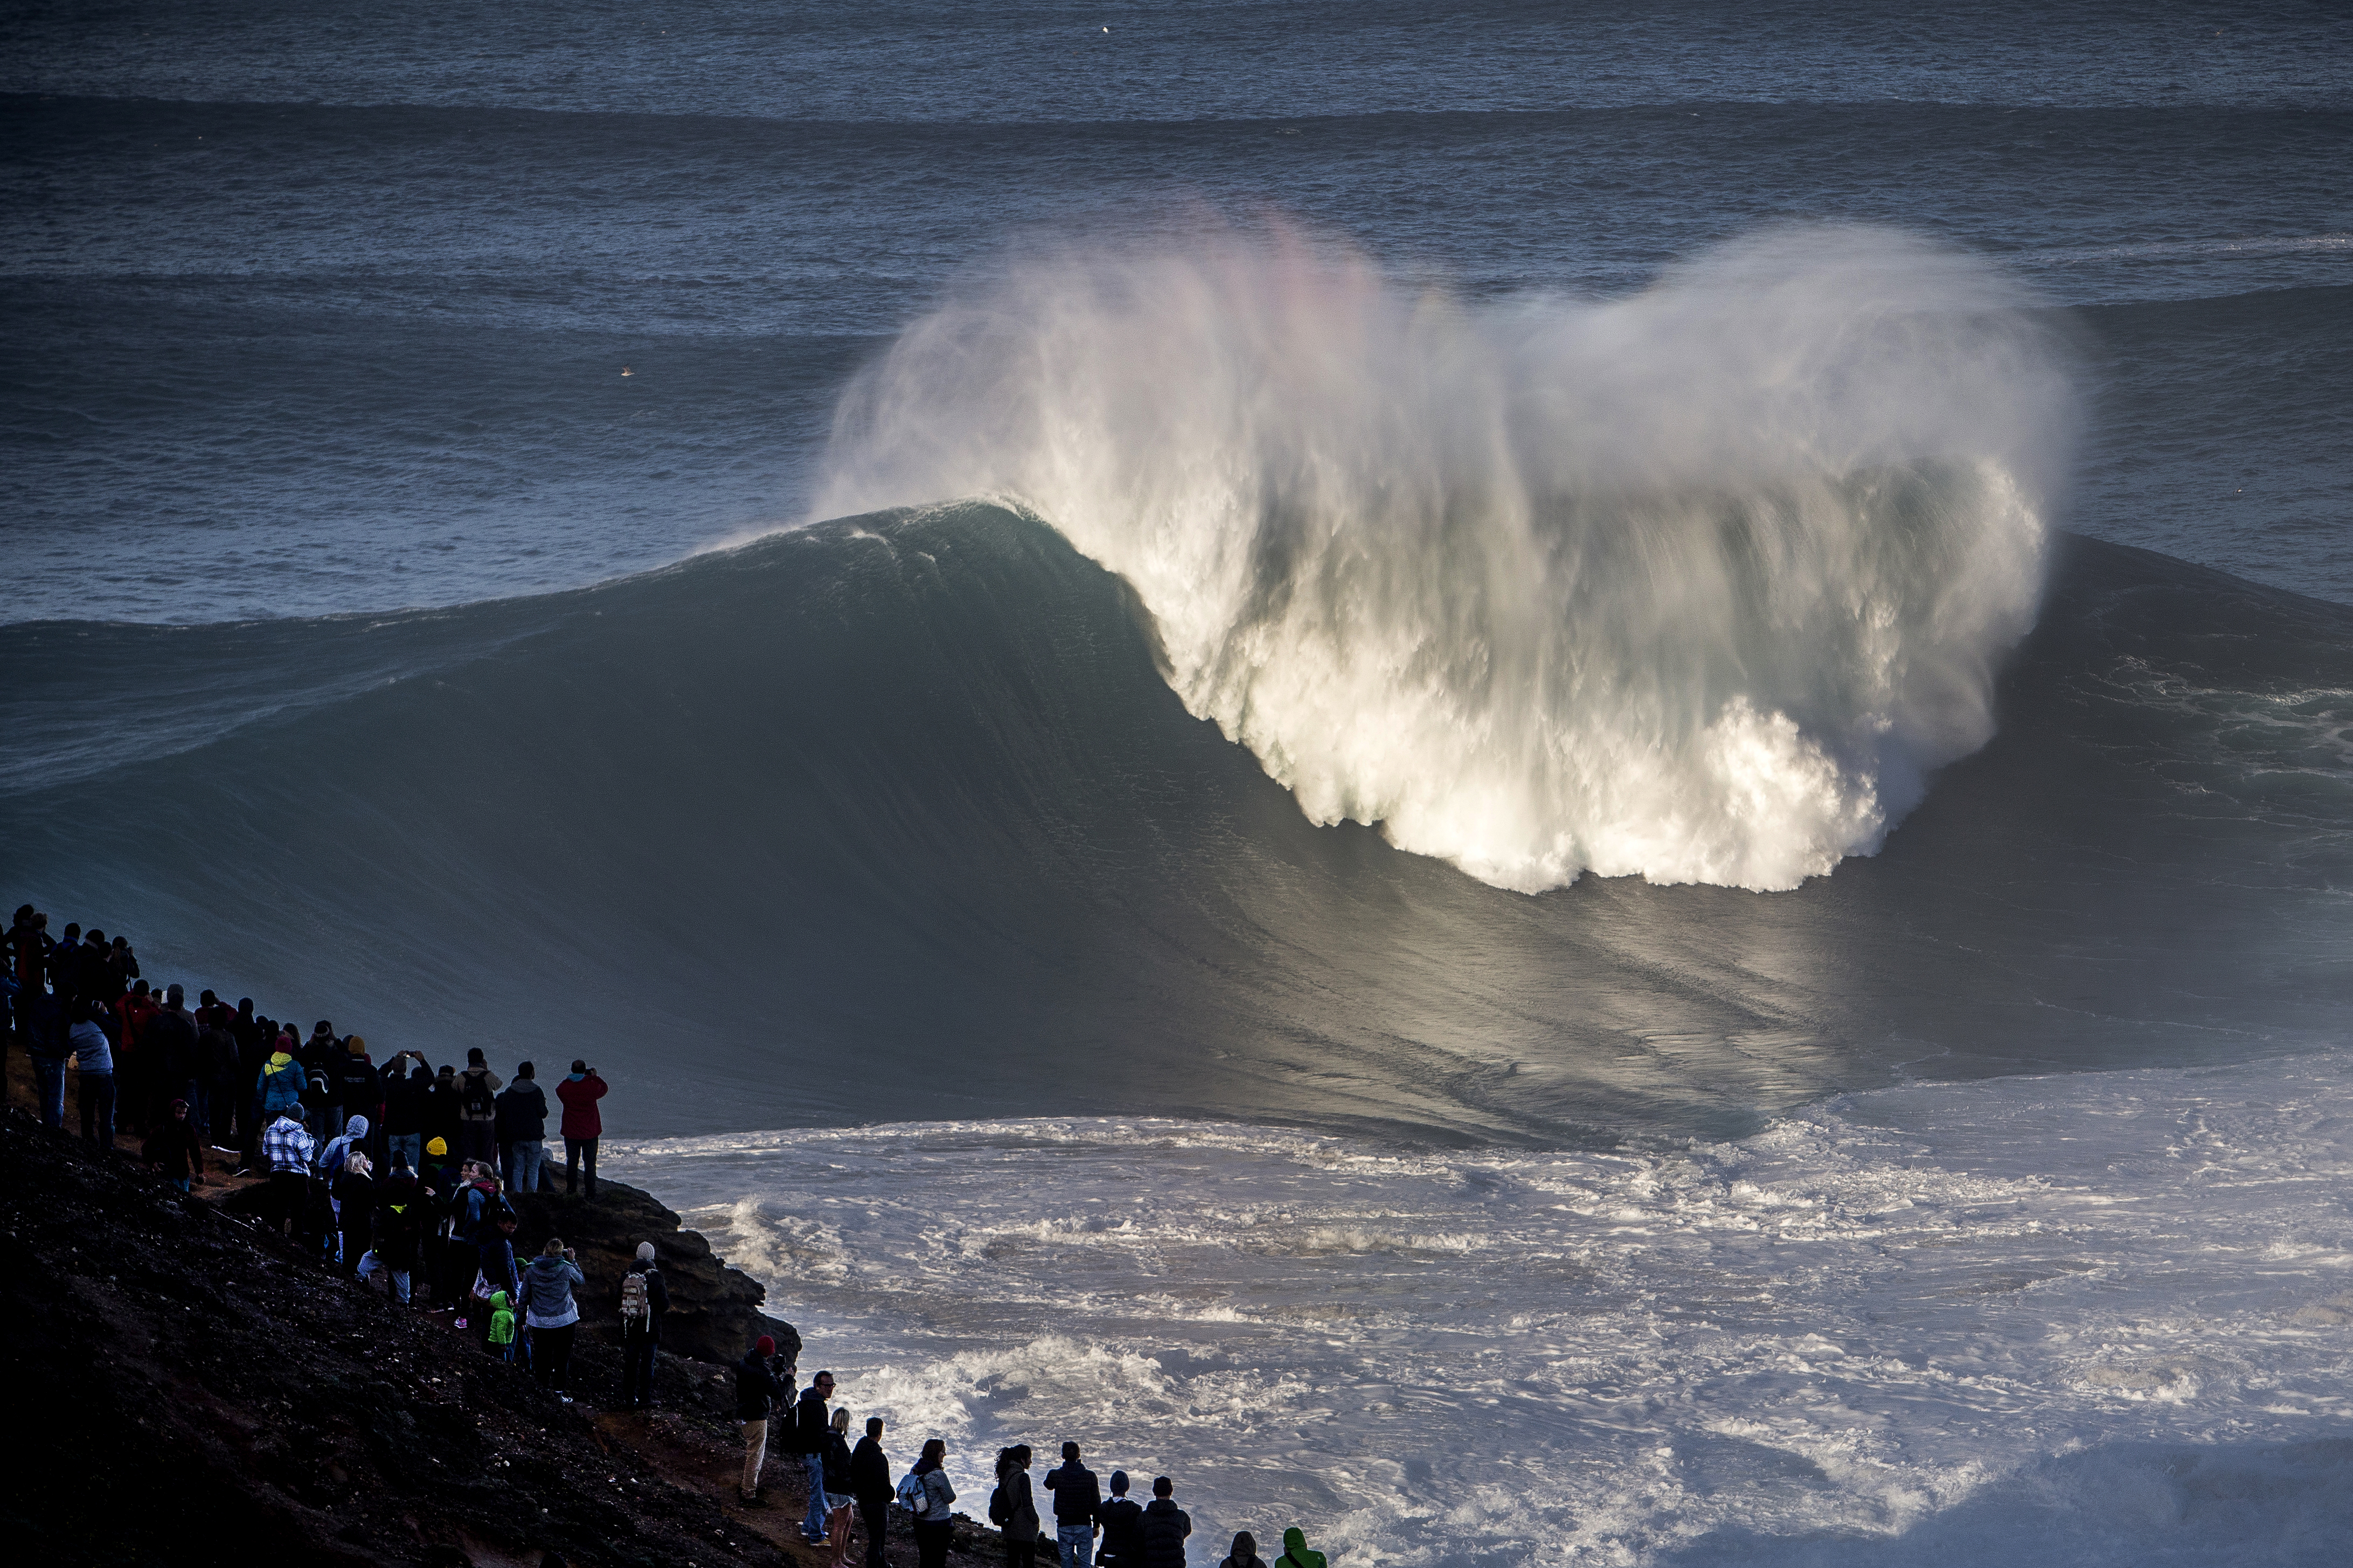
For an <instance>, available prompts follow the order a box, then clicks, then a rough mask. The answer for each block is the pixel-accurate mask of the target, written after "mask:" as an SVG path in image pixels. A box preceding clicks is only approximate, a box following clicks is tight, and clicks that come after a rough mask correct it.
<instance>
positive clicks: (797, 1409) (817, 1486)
mask: <svg viewBox="0 0 2353 1568" xmlns="http://www.w3.org/2000/svg"><path fill="white" fill-rule="evenodd" d="M832 1397H833V1373H829V1372H821V1373H818V1374H817V1375H816V1376H815V1377H813V1378H811V1379H809V1385H808V1386H807V1388H805V1389H803V1390H801V1397H800V1403H799V1404H797V1405H794V1406H793V1448H794V1451H795V1452H797V1453H798V1454H799V1455H800V1457H801V1464H802V1466H803V1468H806V1469H807V1471H808V1492H809V1497H808V1515H807V1518H805V1519H803V1520H802V1521H801V1539H802V1540H804V1541H806V1542H808V1543H809V1544H810V1545H811V1546H823V1545H824V1544H825V1543H826V1542H827V1541H828V1536H827V1534H826V1523H827V1516H828V1514H829V1513H830V1512H831V1511H832V1510H830V1509H828V1507H827V1506H826V1500H825V1450H826V1447H827V1442H828V1438H829V1436H831V1434H832V1431H833V1427H832V1426H831V1425H830V1424H829V1423H828V1418H827V1411H826V1408H825V1406H826V1402H827V1401H828V1400H829V1399H831V1398H832Z"/></svg>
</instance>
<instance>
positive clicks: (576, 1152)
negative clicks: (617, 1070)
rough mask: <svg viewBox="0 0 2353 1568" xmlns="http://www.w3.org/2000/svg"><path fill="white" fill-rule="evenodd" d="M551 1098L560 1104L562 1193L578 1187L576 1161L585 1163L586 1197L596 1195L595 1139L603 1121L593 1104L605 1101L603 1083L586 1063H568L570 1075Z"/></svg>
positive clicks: (558, 1086)
mask: <svg viewBox="0 0 2353 1568" xmlns="http://www.w3.org/2000/svg"><path fill="white" fill-rule="evenodd" d="M555 1098H556V1099H558V1100H562V1101H563V1102H564V1190H565V1192H567V1193H569V1192H571V1191H573V1190H574V1189H575V1187H576V1186H577V1185H578V1184H579V1177H580V1162H581V1159H582V1157H583V1156H586V1159H587V1162H588V1196H589V1199H590V1201H592V1202H593V1201H595V1199H596V1140H597V1139H599V1138H601V1137H603V1136H604V1135H605V1119H604V1118H603V1117H602V1116H600V1115H599V1114H597V1110H596V1102H597V1101H598V1100H602V1099H604V1098H605V1080H604V1079H601V1078H598V1077H597V1076H596V1068H592V1067H590V1066H589V1065H588V1064H587V1063H586V1062H584V1061H575V1062H574V1063H573V1064H572V1074H571V1076H570V1077H569V1078H566V1079H565V1080H564V1081H563V1082H562V1083H559V1084H557V1085H556V1086H555Z"/></svg>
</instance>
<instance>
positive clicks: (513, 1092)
mask: <svg viewBox="0 0 2353 1568" xmlns="http://www.w3.org/2000/svg"><path fill="white" fill-rule="evenodd" d="M492 1104H493V1105H494V1106H495V1108H496V1110H497V1113H498V1121H497V1122H496V1123H495V1128H496V1135H497V1138H498V1143H499V1175H500V1176H501V1179H503V1180H504V1181H505V1183H506V1184H507V1191H509V1192H511V1193H535V1192H537V1191H539V1168H540V1163H541V1162H542V1161H543V1159H545V1158H546V1155H547V1091H546V1090H545V1089H541V1088H540V1087H539V1070H538V1069H537V1068H534V1067H533V1066H532V1065H531V1063H529V1062H519V1063H517V1064H516V1065H515V1075H514V1081H513V1082H512V1083H511V1084H509V1085H507V1086H506V1088H505V1089H501V1091H500V1093H499V1097H498V1099H497V1100H495V1101H493V1102H492Z"/></svg>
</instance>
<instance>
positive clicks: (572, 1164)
mask: <svg viewBox="0 0 2353 1568" xmlns="http://www.w3.org/2000/svg"><path fill="white" fill-rule="evenodd" d="M583 1160H586V1162H587V1163H588V1195H589V1196H590V1197H592V1198H593V1197H595V1196H596V1140H595V1139H594V1138H566V1139H565V1141H564V1190H565V1192H567V1193H568V1192H570V1191H572V1190H573V1188H574V1186H575V1184H577V1182H578V1178H579V1175H580V1163H581V1162H582V1161H583Z"/></svg>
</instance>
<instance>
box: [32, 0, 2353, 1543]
mask: <svg viewBox="0 0 2353 1568" xmlns="http://www.w3.org/2000/svg"><path fill="white" fill-rule="evenodd" d="M7 36H8V37H9V38H10V40H11V47H10V48H9V49H8V50H6V51H5V52H0V121H5V127H6V134H5V136H0V206H5V212H6V214H7V217H8V222H7V223H6V224H5V225H0V310H5V320H6V323H7V328H8V330H7V331H6V332H5V334H0V464H5V472H6V474H7V476H8V479H9V500H10V503H11V504H10V506H9V508H8V510H7V511H6V513H5V520H0V668H4V669H5V671H6V679H5V681H0V734H5V736H6V742H5V746H0V873H5V875H0V883H5V889H7V890H8V891H9V893H10V897H11V904H10V907H13V904H14V902H15V901H21V900H24V899H26V898H30V899H33V900H36V901H37V902H38V903H40V904H41V906H42V907H44V908H45V909H47V910H50V911H52V919H53V923H58V924H61V923H62V922H63V921H65V920H79V921H83V922H84V923H90V922H92V921H96V922H97V923H99V924H101V925H103V926H105V927H106V928H107V929H108V930H110V931H115V930H118V929H119V930H121V931H124V932H125V933H126V934H129V935H130V936H131V937H132V940H133V941H134V942H137V943H138V945H139V948H140V951H141V952H142V957H143V958H144V959H145V961H146V963H147V973H149V974H150V975H151V976H153V977H155V978H158V979H172V978H179V979H182V980H184V981H185V983H187V984H190V985H192V986H197V985H216V986H220V987H224V988H226V989H227V990H228V991H229V992H230V994H252V995H254V996H255V997H256V998H257V1000H258V1001H259V1002H260V1004H261V1005H262V1008H263V1010H264V1011H269V1012H275V1013H280V1014H283V1015H286V1016H322V1015H324V1016H332V1017H334V1018H335V1020H336V1021H337V1022H338V1023H339V1024H340V1025H342V1026H344V1027H345V1028H353V1027H358V1028H360V1029H362V1031H363V1032H364V1033H365V1034H366V1035H367V1036H368V1037H369V1038H370V1040H371V1041H372V1042H373V1043H376V1044H379V1045H384V1044H389V1045H390V1046H391V1047H393V1048H398V1047H403V1046H407V1045H415V1046H417V1047H420V1048H423V1049H425V1050H426V1051H427V1053H428V1055H431V1056H433V1057H435V1058H436V1059H439V1058H442V1057H445V1056H448V1057H454V1056H455V1055H456V1054H457V1053H458V1052H459V1051H460V1050H462V1049H463V1048H464V1047H467V1046H470V1045H481V1046H484V1047H487V1048H489V1049H490V1050H491V1055H492V1058H493V1059H494V1061H498V1062H500V1063H501V1064H502V1065H503V1064H504V1063H505V1061H506V1059H507V1058H510V1057H526V1056H535V1057H537V1058H540V1059H541V1060H542V1062H543V1064H544V1062H545V1061H547V1060H550V1059H554V1060H558V1061H561V1060H565V1059H569V1058H571V1057H573V1056H575V1055H583V1054H585V1055H587V1056H590V1057H593V1058H596V1059H597V1060H598V1063H599V1066H600V1067H601V1068H602V1069H603V1070H604V1071H605V1073H606V1075H607V1078H608V1079H610V1080H611V1081H612V1082H613V1084H614V1086H615V1092H614V1094H613V1096H612V1098H611V1099H610V1100H607V1107H608V1124H609V1125H611V1126H612V1127H613V1129H614V1138H613V1143H614V1145H615V1146H614V1148H613V1149H612V1151H611V1152H610V1154H608V1159H610V1160H611V1161H612V1162H613V1163H614V1165H615V1166H616V1168H617V1170H619V1171H620V1172H622V1173H626V1174H628V1176H629V1177H630V1178H631V1179H635V1180H640V1181H643V1182H644V1183H646V1184H648V1185H649V1186H650V1187H652V1188H653V1190H655V1191H656V1192H657V1193H659V1194H661V1195H663V1196H664V1197H665V1198H666V1199H667V1200H668V1201H670V1202H671V1203H673V1204H674V1205H678V1206H680V1207H681V1208H682V1209H685V1210H687V1211H688V1212H690V1213H691V1215H694V1217H695V1218H696V1220H697V1222H698V1223H700V1224H702V1225H704V1226H707V1227H708V1228H710V1229H711V1230H712V1234H713V1236H714V1238H715V1239H716V1240H717V1241H718V1242H719V1244H720V1245H721V1246H722V1247H723V1250H726V1251H728V1252H729V1253H730V1254H731V1256H734V1257H736V1258H740V1259H741V1260H743V1261H744V1263H745V1264H746V1265H747V1266H748V1267H751V1268H754V1270H755V1272H757V1273H759V1274H760V1275H761V1276H762V1277H763V1278H764V1279H767V1280H768V1281H769V1283H770V1285H771V1288H772V1293H773V1296H772V1299H773V1300H774V1301H775V1303H776V1306H777V1308H778V1310H781V1311H782V1312H783V1313H784V1314H785V1315H786V1316H788V1317H791V1318H792V1319H794V1320H795V1321H797V1323H799V1324H800V1326H801V1327H802V1329H803V1331H805V1332H807V1333H808V1334H809V1335H810V1339H811V1342H812V1346H813V1347H815V1348H813V1349H812V1352H811V1355H812V1356H813V1357H817V1358H819V1359H824V1360H827V1361H828V1363H830V1364H832V1365H833V1366H834V1367H835V1369H836V1370H837V1371H839V1372H841V1373H844V1388H845V1394H846V1396H847V1397H848V1398H849V1401H850V1402H851V1403H852V1405H855V1406H856V1407H858V1408H859V1409H860V1410H861V1411H863V1410H866V1409H874V1410H880V1411H881V1412H882V1413H884V1414H886V1415H889V1416H890V1417H891V1418H892V1420H893V1421H894V1423H895V1424H896V1425H895V1426H894V1436H895V1438H896V1440H897V1441H898V1445H899V1448H900V1449H901V1450H903V1453H902V1457H904V1455H905V1454H912V1452H913V1448H914V1446H915V1444H916V1442H917V1441H918V1440H919V1439H920V1438H921V1437H922V1436H927V1435H931V1434H934V1433H936V1434H938V1435H941V1436H945V1437H947V1438H948V1439H949V1441H950V1443H951V1444H952V1445H953V1447H954V1450H955V1454H954V1459H953V1465H954V1468H955V1475H956V1476H957V1478H958V1483H957V1484H958V1485H959V1487H961V1488H963V1489H965V1492H966V1500H967V1502H969V1503H972V1504H973V1505H974V1506H975V1508H976V1510H977V1508H978V1505H980V1504H981V1503H983V1502H985V1500H986V1499H985V1489H984V1483H983V1472H984V1470H985V1468H986V1461H987V1457H988V1456H989V1454H991V1453H992V1452H993V1450H994V1448H995V1447H997V1446H998V1445H1000V1444H1004V1443H1009V1442H1012V1441H1015V1440H1026V1441H1029V1442H1030V1443H1032V1444H1033V1445H1034V1446H1036V1447H1038V1448H1039V1450H1040V1452H1041V1453H1048V1452H1051V1451H1052V1449H1053V1447H1055V1446H1056V1445H1057V1444H1059V1442H1060V1440H1061V1439H1062V1438H1063V1437H1065V1436H1075V1437H1078V1438H1080V1439H1081V1440H1082V1441H1083V1442H1085V1443H1087V1444H1088V1446H1089V1448H1090V1451H1091V1452H1093V1453H1097V1454H1100V1455H1102V1456H1103V1457H1105V1458H1106V1459H1107V1460H1108V1461H1109V1462H1111V1463H1122V1464H1125V1465H1126V1467H1127V1468H1130V1469H1131V1470H1132V1471H1134V1472H1136V1473H1137V1474H1139V1475H1144V1476H1148V1475H1149V1474H1151V1473H1154V1472H1155V1470H1158V1469H1166V1471H1168V1473H1170V1474H1172V1475H1174V1476H1175V1477H1176V1479H1177V1480H1178V1484H1179V1495H1180V1498H1181V1499H1182V1500H1184V1501H1185V1502H1186V1503H1187V1506H1188V1507H1190V1508H1191V1509H1192V1510H1193V1511H1194V1514H1195V1518H1196V1520H1197V1524H1198V1530H1197V1534H1196V1537H1195V1552H1196V1553H1197V1555H1198V1554H1199V1553H1201V1552H1209V1554H1208V1555H1207V1556H1204V1557H1202V1558H1201V1560H1202V1561H1205V1562H1213V1561H1215V1560H1216V1558H1217V1557H1218V1556H1221V1555H1222V1554H1223V1549H1224V1544H1225V1542H1224V1539H1223V1536H1222V1533H1221V1532H1224V1531H1230V1530H1232V1529H1237V1528H1253V1529H1256V1530H1257V1531H1258V1532H1259V1534H1260V1538H1261V1541H1262V1542H1271V1540H1273V1539H1275V1538H1276V1537H1277V1536H1278V1535H1279V1531H1280V1530H1281V1528H1282V1526H1283V1525H1284V1524H1287V1523H1291V1522H1299V1523H1303V1524H1304V1525H1306V1526H1307V1527H1308V1529H1309V1531H1310V1533H1311V1536H1312V1537H1313V1538H1314V1539H1315V1540H1316V1541H1317V1542H1319V1543H1322V1544H1324V1545H1326V1546H1328V1547H1333V1548H1336V1549H1337V1550H1338V1551H1339V1552H1340V1556H1339V1558H1338V1559H1337V1561H1341V1562H1347V1563H1357V1562H1362V1563H1377V1562H1396V1563H1414V1564H1425V1563H1427V1564H1440V1563H1553V1562H1603V1563H1646V1564H1647V1563H1719V1562H1721V1563H1734V1562H1737V1563H1783V1562H1787V1563H1881V1562H1891V1561H1894V1560H1897V1559H1899V1558H1901V1559H1905V1560H1926V1561H1929V1562H1938V1563H1989V1562H1996V1561H2000V1562H2017V1563H2053V1564H2056V1563H2109V1562H2113V1563H2161V1562H2179V1563H2250V1564H2253V1563H2306V1562H2309V1563H2322V1562H2331V1561H2334V1560H2335V1555H2334V1554H2335V1553H2336V1552H2337V1543H2338V1542H2341V1540H2342V1538H2343V1534H2344V1531H2345V1527H2346V1524H2347V1522H2348V1521H2347V1520H2346V1518H2345V1510H2346V1504H2345V1501H2344V1499H2345V1498H2346V1497H2347V1496H2348V1489H2347V1487H2346V1485H2345V1482H2346V1479H2347V1477H2346V1470H2347V1467H2348V1462H2353V1415H2348V1409H2347V1405H2346V1401H2347V1399H2348V1397H2353V1385H2348V1378H2347V1368H2348V1359H2347V1358H2348V1353H2353V1339H2348V1338H2347V1336H2348V1335H2353V1294H2348V1292H2353V1278H2348V1268H2353V1249H2348V1237H2347V1215H2346V1209H2345V1200H2344V1197H2343V1192H2344V1176H2345V1165H2346V1161H2347V1159H2348V1152H2353V1143H2348V1131H2347V1129H2348V1121H2347V1111H2348V1100H2347V1094H2348V1089H2347V1087H2346V1086H2347V1078H2346V1075H2347V1073H2348V1069H2353V1058H2348V1054H2347V1049H2346V1045H2345V1033H2344V1026H2343V1019H2344V1016H2345V1014H2346V1005H2347V1002H2348V997H2353V961H2349V960H2348V958H2347V956H2346V954H2347V952H2348V938H2353V910H2348V903H2347V898H2346V889H2348V887H2353V752H2348V741H2347V737H2348V733H2353V609H2349V608H2348V607H2346V606H2347V605H2353V540H2348V521H2353V462H2348V458H2347V457H2346V455H2345V454H2346V452H2347V451H2348V449H2353V442H2348V435H2353V431H2348V417H2347V414H2346V410H2347V409H2348V406H2353V273H2348V268H2353V197H2348V186H2347V184H2346V181H2345V178H2344V173H2343V171H2344V170H2345V168H2346V167H2347V166H2348V160H2349V159H2353V22H2348V19H2347V18H2346V17H2345V16H2341V15H2339V14H2338V12H2337V11H2336V10H2334V9H2332V8H2330V7H2327V6H2318V5H2301V4H2279V5H2252V6H2251V5H2232V6H2218V5H2171V6H2157V7H2137V8H2130V9H2126V8H2122V7H2115V6H2089V5H2084V6H2034V7H2024V6H2016V7H2011V6H1979V7H1970V8H1968V9H1967V10H1966V11H1965V12H1961V11H1954V12H1948V13H1946V14H1939V15H1935V16H1927V15H1923V16H1891V15H1889V14H1887V13H1886V12H1885V11H1884V9H1883V8H1881V7H1841V6H1833V5H1822V4H1819V3H1817V4H1810V5H1802V4H1792V5H1743V6H1725V5H1702V4H1689V5H1662V6H1654V7H1638V8H1633V9H1628V8H1626V7H1622V6H1621V7H1615V8H1585V7H1577V6H1565V5H1500V4H1499V5H1475V6H1469V7H1454V8H1451V9H1449V10H1447V11H1445V12H1444V13H1443V14H1440V13H1436V12H1431V11H1430V10H1428V9H1426V8H1419V7H1407V6H1399V5H1355V6H1347V7H1337V6H1329V5H1283V6H1277V5H1252V4H1240V3H1227V4H1216V5H1150V6H1147V5H1136V4H1132V3H1121V4H1113V5H1098V6H1094V7H1086V8H1082V7H1075V6H1071V5H1053V4H1039V5H1011V6H1007V5H997V6H986V7H984V6H974V5H927V6H920V7H918V6H865V7H854V8H853V7H846V6H838V5H790V6H774V5H769V6H753V5H703V6H697V7H691V8H688V9H684V10H681V11H678V12H675V13H670V14H661V13H655V12H649V11H646V10H644V9H642V8H622V7H603V6H573V7H567V8H565V9H563V10H562V11H560V12H559V11H556V10H554V9H552V8H540V7H533V6H527V5H526V6H510V7H504V8H501V10H499V11H497V12H496V13H490V12H484V11H481V10H480V9H479V8H474V7H465V6H455V5H407V6H394V7H377V8H373V9H372V10H371V11H370V12H369V13H368V15H367V16H364V17H360V16H356V15H354V16H350V17H341V18H326V19H322V18H321V17H319V16H314V15H311V14H309V13H306V12H302V11H299V10H297V9H295V8H291V7H287V6H284V5H268V4H242V5H215V6H206V7H201V8H196V7H186V8H173V7H143V8H138V9H135V10H134V9H117V10H93V9H91V8H90V7H82V6H39V5H23V6H14V7H11V8H10V10H9V13H8V24H7ZM810 1364H812V1365H813V1363H810ZM1213 1545H1214V1547H1215V1549H1216V1550H1215V1551H1214V1552H1210V1551H1209V1549H1210V1548H1211V1547H1212V1546H1213Z"/></svg>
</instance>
